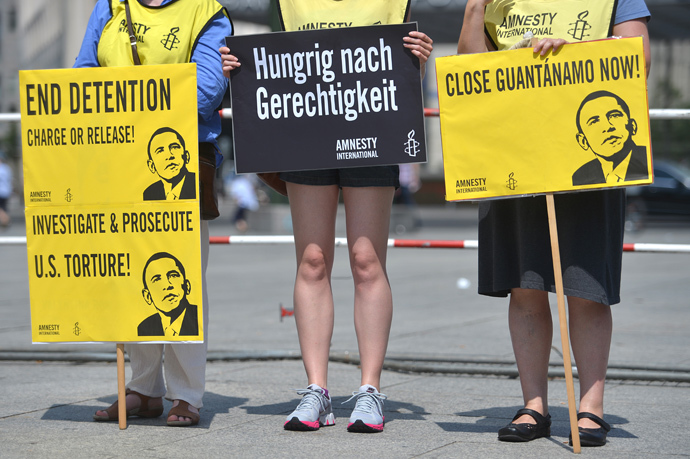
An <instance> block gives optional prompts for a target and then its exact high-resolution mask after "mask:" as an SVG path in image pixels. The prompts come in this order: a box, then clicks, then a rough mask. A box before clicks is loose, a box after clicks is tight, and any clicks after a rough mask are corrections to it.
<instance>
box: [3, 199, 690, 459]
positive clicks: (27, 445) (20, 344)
mask: <svg viewBox="0 0 690 459" xmlns="http://www.w3.org/2000/svg"><path fill="white" fill-rule="evenodd" d="M228 215H230V214H229V209H225V212H224V217H223V218H222V219H220V220H217V221H214V222H212V224H211V233H212V235H228V234H237V231H236V230H234V228H233V227H232V226H231V225H229V223H228V217H227V216H228ZM341 217H342V215H341V216H340V217H339V218H341ZM420 217H421V219H422V224H423V225H422V227H421V228H419V229H418V230H416V231H413V230H412V227H411V225H410V222H411V219H409V218H408V217H407V216H404V215H402V214H400V215H398V216H396V218H395V221H394V223H395V225H394V227H398V228H399V230H400V231H403V230H405V232H404V233H403V234H400V235H397V234H395V233H392V234H391V237H394V238H414V239H476V212H475V209H474V208H473V207H472V206H471V205H466V204H465V205H456V204H451V205H448V206H445V207H434V208H425V209H421V211H420ZM251 223H252V228H250V233H251V234H289V232H290V227H289V216H288V214H287V212H286V209H285V208H284V207H281V206H275V205H274V207H273V208H272V209H271V211H270V212H262V213H260V214H255V215H254V218H253V221H252V222H251ZM400 225H402V226H400ZM338 232H339V233H340V234H339V235H342V219H341V220H339V223H338ZM23 234H24V227H23V223H22V222H21V220H20V219H17V218H15V224H14V225H13V226H12V227H11V228H10V229H9V230H7V231H5V232H4V233H0V238H1V237H3V236H21V235H23ZM626 238H627V242H656V243H683V244H687V243H690V225H688V224H686V223H680V224H672V225H671V224H663V225H660V224H657V225H650V226H648V227H647V229H646V230H645V231H643V232H640V233H635V234H631V235H628V236H626ZM211 252H212V253H211V260H210V264H209V269H208V280H209V284H210V288H209V290H210V291H209V294H210V298H211V310H210V314H211V326H210V330H209V336H210V346H209V348H210V354H209V360H210V362H209V365H208V368H207V381H208V384H207V394H206V396H205V399H204V403H205V406H204V408H203V409H202V421H201V424H200V426H198V427H196V428H189V429H180V428H178V429H173V428H168V427H165V426H164V424H165V422H164V417H161V418H160V419H155V420H137V419H130V421H129V427H128V428H127V429H126V430H124V431H120V430H119V429H118V427H117V425H116V424H103V423H96V422H93V421H91V416H92V414H93V412H94V411H95V410H96V409H100V408H102V407H105V406H107V405H108V404H110V403H111V402H113V401H114V400H115V398H116V391H117V385H116V369H115V364H114V363H113V360H114V349H113V347H114V346H113V345H110V344H96V345H66V344H54V345H38V344H31V342H30V341H31V337H30V316H29V289H28V279H27V259H26V248H25V247H24V246H2V245H0V381H2V392H0V441H1V442H2V447H0V457H2V458H4V457H8V458H23V457H27V458H28V457H32V458H33V457H52V458H63V457H64V458H82V457H104V458H107V457H152V458H158V457H160V458H163V457H170V456H179V455H193V456H199V457H221V456H222V457H318V458H323V457H382V458H408V457H488V458H499V457H500V458H504V457H533V456H537V455H538V456H541V457H569V456H570V455H571V454H572V451H571V449H570V448H569V447H568V446H567V444H566V442H567V436H568V433H569V426H568V412H567V396H566V389H565V382H564V380H563V378H562V377H560V376H559V375H560V374H561V373H562V365H561V364H562V358H561V344H560V337H559V336H558V332H557V331H558V327H555V330H556V335H555V336H554V346H553V349H554V350H553V353H552V364H553V374H554V377H553V379H552V380H551V381H550V386H549V387H550V391H551V393H550V405H551V414H552V416H553V419H554V426H553V432H552V433H553V436H552V437H551V438H550V439H540V440H538V441H534V442H530V443H527V444H506V443H501V442H498V441H497V440H496V431H497V430H498V429H499V428H500V427H502V426H503V425H505V424H506V423H507V422H509V420H510V418H512V416H513V414H514V413H515V411H516V410H517V409H518V408H520V407H521V396H520V388H519V382H518V380H517V379H515V367H514V364H513V356H512V350H511V346H510V339H509V336H508V329H507V319H506V315H507V314H506V301H505V300H499V299H489V298H484V297H480V296H479V295H477V294H476V250H472V249H407V248H393V249H390V251H389V262H388V268H389V275H390V280H391V285H392V288H393V293H394V302H395V315H394V322H393V330H392V334H391V340H390V345H389V357H390V359H389V360H388V361H387V370H385V371H384V375H383V381H382V388H381V390H382V392H383V393H385V394H387V395H388V397H389V399H388V401H387V402H386V416H387V423H386V429H385V431H384V432H383V433H382V434H376V435H357V434H348V433H347V431H346V430H345V427H346V424H347V417H348V416H349V412H350V410H351V408H352V405H341V402H343V401H344V400H346V399H347V397H348V396H349V394H350V393H351V392H352V391H353V390H355V389H356V388H357V387H358V386H359V371H358V368H357V366H356V364H355V363H356V359H357V354H356V349H357V347H356V341H355V337H354V329H353V326H352V280H351V276H350V273H349V269H348V266H347V257H346V251H345V249H341V248H339V249H337V253H336V265H335V267H334V270H333V279H334V281H333V284H334V296H335V300H336V318H335V321H336V323H335V332H334V336H333V342H332V350H333V353H332V354H333V362H332V364H331V366H330V378H329V379H330V381H329V389H330V390H331V393H332V394H333V396H334V401H335V403H334V407H335V414H336V426H334V427H330V428H324V429H321V430H320V431H318V432H313V433H295V432H286V431H283V430H282V427H281V426H282V422H283V419H284V417H285V416H286V415H287V414H288V413H289V412H290V411H291V410H292V409H293V408H294V406H295V405H296V404H297V402H298V396H297V395H296V394H295V392H294V391H293V389H294V388H299V387H302V386H304V385H305V382H306V381H305V376H304V371H303V368H302V364H301V362H300V361H299V359H298V356H299V348H298V343H297V336H296V332H295V326H294V319H293V318H292V317H282V320H281V315H280V309H279V305H280V304H282V305H283V306H284V307H286V308H291V307H292V305H291V297H292V282H293V279H294V251H293V247H292V246H291V245H270V246H258V245H214V246H212V248H211ZM689 260H690V254H675V253H671V254H659V253H626V254H625V255H624V273H623V292H622V297H623V302H622V303H621V304H620V305H618V306H616V307H615V309H614V337H613V344H612V349H611V359H610V371H609V378H610V379H609V381H608V383H607V392H606V419H607V420H608V422H609V423H611V424H612V425H613V427H614V429H613V430H612V432H611V433H610V434H609V443H608V444H607V445H606V446H605V447H603V448H593V449H592V448H590V449H583V451H582V455H587V456H595V455H596V456H597V457H603V458H623V457H625V458H642V457H645V458H646V457H668V458H672V457H688V456H690V438H689V436H688V434H687V433H686V432H685V427H686V426H688V425H690V352H688V349H690V333H688V325H689V324H690V307H689V306H690V300H688V298H689V297H690V282H689V279H690V276H689V273H690V268H688V266H689V265H690V263H689ZM468 284H469V286H468ZM463 287H464V288H463ZM553 304H554V311H555V296H554V297H553ZM127 377H129V368H127ZM576 391H577V381H576ZM166 406H169V404H167V405H166Z"/></svg>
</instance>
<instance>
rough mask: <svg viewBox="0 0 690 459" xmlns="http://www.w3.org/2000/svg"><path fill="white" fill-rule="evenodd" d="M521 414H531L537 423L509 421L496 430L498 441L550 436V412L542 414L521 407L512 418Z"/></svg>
mask: <svg viewBox="0 0 690 459" xmlns="http://www.w3.org/2000/svg"><path fill="white" fill-rule="evenodd" d="M523 414H527V415H529V416H532V417H533V418H534V420H535V421H537V423H536V424H515V423H514V422H512V421H511V422H510V424H508V425H507V426H505V427H503V428H502V429H501V430H499V431H498V439H499V440H500V441H513V442H518V441H532V440H535V439H537V438H541V437H550V436H551V415H550V414H547V415H546V416H542V415H541V414H540V413H539V412H538V411H534V410H530V409H529V408H523V409H521V410H518V412H517V414H516V415H515V417H514V418H513V421H515V420H516V419H517V418H519V417H520V416H522V415H523Z"/></svg>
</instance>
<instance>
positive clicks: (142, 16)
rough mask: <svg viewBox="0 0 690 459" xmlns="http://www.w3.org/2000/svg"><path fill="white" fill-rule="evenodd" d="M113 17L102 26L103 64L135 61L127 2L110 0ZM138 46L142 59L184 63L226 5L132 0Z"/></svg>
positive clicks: (202, 1) (204, 0)
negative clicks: (151, 4) (153, 4)
mask: <svg viewBox="0 0 690 459" xmlns="http://www.w3.org/2000/svg"><path fill="white" fill-rule="evenodd" d="M110 8H111V10H112V12H113V17H112V18H111V19H110V21H108V23H107V24H106V25H105V27H104V28H103V33H102V34H101V39H100V41H99V43H98V62H99V63H100V64H101V67H122V66H126V65H133V64H134V61H133V58H132V47H131V45H130V41H129V32H128V31H127V15H126V14H125V4H124V3H123V2H121V1H120V0H111V3H110ZM129 8H130V14H131V16H132V26H133V28H134V34H135V35H136V36H137V50H138V53H139V59H140V60H141V63H142V64H144V65H146V64H149V65H153V64H181V63H185V62H189V60H190V59H191V57H192V51H193V49H194V46H195V45H196V41H197V39H198V37H199V35H200V34H201V32H202V31H203V30H204V27H206V25H207V24H208V23H209V22H210V21H211V20H212V19H214V18H215V17H216V16H217V15H219V14H225V15H226V16H228V13H227V11H226V10H225V8H224V7H223V6H222V5H221V4H220V3H218V2H217V1H215V0H178V1H176V2H172V3H168V4H167V5H164V6H159V7H148V6H145V5H142V4H140V3H139V2H138V1H137V0H129Z"/></svg>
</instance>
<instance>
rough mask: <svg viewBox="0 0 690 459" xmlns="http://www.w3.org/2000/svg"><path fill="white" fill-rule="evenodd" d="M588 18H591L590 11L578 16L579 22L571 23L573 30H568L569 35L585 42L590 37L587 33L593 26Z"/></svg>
mask: <svg viewBox="0 0 690 459" xmlns="http://www.w3.org/2000/svg"><path fill="white" fill-rule="evenodd" d="M587 16H589V11H583V12H582V13H580V14H578V15H577V21H575V22H571V23H570V25H571V26H572V28H571V29H569V30H568V34H570V36H571V37H573V38H574V39H575V40H580V41H582V40H585V39H586V38H587V37H589V34H588V33H587V31H588V30H589V29H591V28H592V26H591V25H590V24H589V22H587Z"/></svg>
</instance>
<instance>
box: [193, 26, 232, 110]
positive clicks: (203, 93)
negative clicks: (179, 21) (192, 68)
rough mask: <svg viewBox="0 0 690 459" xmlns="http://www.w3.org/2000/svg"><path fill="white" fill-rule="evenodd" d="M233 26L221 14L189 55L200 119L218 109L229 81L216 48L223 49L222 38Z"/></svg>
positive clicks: (230, 32) (208, 27)
mask: <svg viewBox="0 0 690 459" xmlns="http://www.w3.org/2000/svg"><path fill="white" fill-rule="evenodd" d="M232 32H233V31H232V24H231V23H230V20H229V19H228V18H227V17H226V16H225V15H223V14H220V15H219V16H218V17H216V18H215V19H214V20H213V21H211V23H210V24H209V25H208V26H207V27H206V30H205V31H204V32H203V33H202V35H201V37H199V41H198V43H197V45H196V47H195V48H194V51H193V53H192V58H191V62H194V63H196V73H197V103H198V104H199V116H201V117H202V118H203V119H206V120H208V119H209V118H210V117H211V116H212V115H213V114H214V113H216V110H217V109H218V107H219V106H220V104H221V102H222V100H223V95H224V94H225V90H226V89H227V85H228V79H227V78H225V77H224V76H223V65H222V61H221V59H220V52H219V51H218V49H219V48H220V47H221V46H225V37H229V36H231V35H232Z"/></svg>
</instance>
